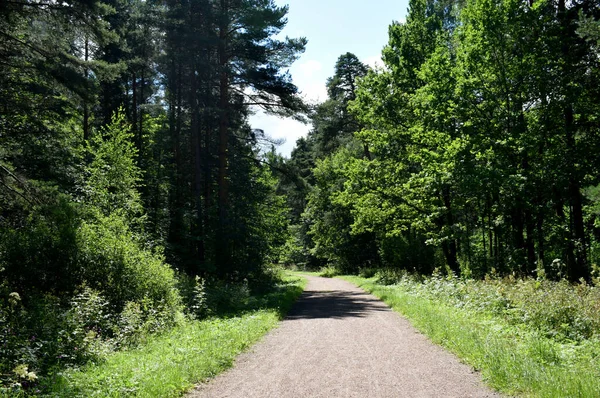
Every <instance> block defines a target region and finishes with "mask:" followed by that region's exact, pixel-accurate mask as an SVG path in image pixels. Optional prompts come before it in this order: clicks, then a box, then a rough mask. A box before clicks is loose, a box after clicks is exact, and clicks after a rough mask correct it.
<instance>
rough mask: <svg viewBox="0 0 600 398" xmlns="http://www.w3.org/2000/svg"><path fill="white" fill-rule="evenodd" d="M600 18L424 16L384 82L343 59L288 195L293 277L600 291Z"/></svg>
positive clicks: (302, 144)
mask: <svg viewBox="0 0 600 398" xmlns="http://www.w3.org/2000/svg"><path fill="white" fill-rule="evenodd" d="M598 17H600V8H599V7H598V3H597V2H594V1H587V0H586V1H580V2H577V1H576V2H566V1H564V0H557V1H530V2H526V1H518V0H498V1H495V0H494V1H490V0H474V1H466V2H453V1H432V0H412V1H411V2H410V9H409V13H408V16H407V19H406V22H405V23H394V24H392V25H391V26H390V28H389V43H388V45H387V46H386V47H385V48H384V49H383V53H382V60H383V63H384V66H383V67H381V68H378V69H377V70H367V67H366V66H365V65H363V64H361V62H360V61H359V60H358V59H357V58H356V57H355V56H353V55H352V54H345V55H342V56H341V57H340V58H339V60H338V63H337V65H336V67H335V74H334V76H333V77H331V78H330V80H329V81H328V87H327V88H328V93H329V99H328V100H327V101H325V102H324V103H322V104H321V105H319V106H318V107H317V108H316V110H315V111H314V114H313V116H312V121H313V126H314V128H313V130H312V132H311V133H310V134H309V135H308V137H307V138H306V139H301V140H299V141H298V145H297V147H296V149H295V150H294V152H293V153H292V156H291V159H290V160H289V162H288V165H289V166H290V167H292V168H293V169H294V170H296V173H297V175H298V176H299V179H298V180H297V181H294V182H286V181H284V182H283V184H282V185H281V189H283V190H284V191H285V192H286V194H287V197H288V203H289V205H290V207H291V208H292V209H293V210H294V211H293V213H292V217H291V220H292V227H291V228H292V232H293V237H294V239H293V240H292V241H291V242H289V243H288V246H287V249H288V251H287V253H288V255H289V257H290V260H289V261H290V262H306V263H317V264H319V263H320V264H323V263H333V264H335V265H337V266H338V267H339V268H341V269H342V270H343V271H346V272H347V271H357V270H358V269H359V268H361V267H362V268H369V267H391V268H403V269H406V270H408V271H416V272H418V273H422V274H428V273H431V272H432V271H433V270H434V269H435V268H439V269H441V270H442V271H444V270H446V269H447V270H449V271H451V272H453V273H455V274H457V275H463V276H467V277H468V276H474V277H483V276H485V275H486V274H490V275H491V274H497V275H508V274H514V275H516V276H529V277H548V278H551V279H561V278H567V279H568V280H570V281H579V280H581V279H583V280H586V281H589V280H590V279H591V278H592V277H593V276H596V277H597V276H598V270H599V269H598V261H599V260H600V186H599V185H598V184H599V183H600V156H598V153H599V149H600V134H599V128H600V119H599V115H600V91H599V90H598V88H599V87H600V85H599V83H600V80H599V79H600V70H599V69H598V67H599V62H600V58H599V56H600V53H599V47H598V45H599V44H600V41H599V39H600V25H599V23H598V20H597V19H598ZM298 181H299V182H300V183H298Z"/></svg>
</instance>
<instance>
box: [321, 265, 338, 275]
mask: <svg viewBox="0 0 600 398" xmlns="http://www.w3.org/2000/svg"><path fill="white" fill-rule="evenodd" d="M341 274H342V272H341V271H340V269H339V268H337V267H335V266H333V265H328V266H326V267H323V268H321V272H320V273H319V275H320V276H322V277H324V278H333V277H334V276H338V275H341Z"/></svg>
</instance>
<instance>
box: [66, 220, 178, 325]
mask: <svg viewBox="0 0 600 398" xmlns="http://www.w3.org/2000/svg"><path fill="white" fill-rule="evenodd" d="M77 244H78V247H79V250H80V253H79V261H80V262H81V264H82V268H84V280H85V281H86V282H87V283H88V284H89V286H90V287H92V288H94V289H97V290H99V291H101V292H103V294H104V295H105V297H106V298H107V299H108V301H109V302H110V303H111V305H113V306H114V307H115V310H116V311H117V312H120V311H121V310H123V309H124V308H125V305H126V304H127V303H128V302H138V303H141V302H142V301H144V300H149V302H150V303H151V304H152V305H153V306H154V307H156V308H165V309H167V313H165V315H166V316H167V317H169V318H171V319H174V317H175V316H176V314H177V312H178V311H179V310H180V309H181V297H180V295H179V293H178V291H177V287H176V280H175V274H174V271H173V270H172V269H171V268H170V267H169V265H167V264H166V263H165V262H164V259H163V257H162V255H160V254H157V253H151V252H149V251H148V250H144V249H143V248H142V247H141V245H140V244H139V243H138V242H137V241H136V239H135V236H134V233H133V232H132V231H131V230H130V229H129V227H128V226H127V223H126V221H125V220H124V219H123V218H122V217H120V216H117V215H111V216H108V217H105V216H102V215H98V216H97V221H96V222H84V223H83V224H82V226H81V228H80V230H79V233H78V241H77Z"/></svg>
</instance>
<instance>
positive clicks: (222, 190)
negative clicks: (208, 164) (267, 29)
mask: <svg viewBox="0 0 600 398" xmlns="http://www.w3.org/2000/svg"><path fill="white" fill-rule="evenodd" d="M228 30H229V15H228V0H221V21H220V26H219V95H220V98H219V111H220V114H219V175H218V186H219V217H220V218H221V221H225V216H226V212H227V206H228V196H229V185H228V178H227V177H228V176H227V166H228V165H227V163H228V159H227V156H228V153H227V152H228V147H229V75H228V70H227V69H228V63H229V56H228V54H227V34H228Z"/></svg>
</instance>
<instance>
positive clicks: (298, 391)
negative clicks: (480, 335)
mask: <svg viewBox="0 0 600 398" xmlns="http://www.w3.org/2000/svg"><path fill="white" fill-rule="evenodd" d="M308 279H309V283H308V286H307V288H306V291H305V292H304V294H303V295H302V297H301V298H300V300H299V301H298V302H297V303H296V305H295V307H294V308H293V309H292V311H291V312H290V314H289V316H288V317H287V318H286V319H285V320H284V321H283V322H282V323H281V325H280V327H279V328H278V329H276V330H275V331H273V332H271V333H270V334H268V335H267V336H266V337H265V338H264V339H263V340H262V341H261V342H260V343H258V344H257V345H256V346H255V347H254V348H253V349H252V350H251V351H250V352H248V353H246V354H243V355H242V356H241V357H240V358H239V359H238V360H237V362H236V365H235V366H234V367H233V368H232V369H230V370H229V371H228V372H226V373H224V374H222V375H220V376H218V377H217V378H216V379H215V380H213V381H211V382H210V383H208V384H204V385H201V386H199V387H198V388H197V389H196V390H195V391H193V392H192V393H191V394H190V395H189V397H211V398H218V397H240V398H250V397H277V398H282V397H294V398H296V397H328V398H330V397H365V398H367V397H368V398H371V397H385V398H388V397H497V396H498V395H496V394H495V393H492V392H491V391H490V390H489V389H487V388H486V387H485V386H483V385H482V383H481V380H480V377H479V375H478V374H477V373H474V372H473V371H472V370H471V369H470V368H469V367H467V366H466V365H463V364H461V363H460V362H459V361H458V360H457V359H456V357H454V356H453V355H452V354H449V353H448V352H446V351H444V350H443V349H442V348H440V347H438V346H436V345H433V344H432V343H431V342H430V341H429V340H427V338H425V337H424V336H423V335H421V334H420V333H418V332H417V331H416V330H415V329H414V328H413V327H412V326H410V324H409V323H408V321H407V320H405V319H404V318H402V317H401V316H400V315H398V314H397V313H395V312H393V311H392V310H391V309H389V307H387V306H386V305H385V304H384V303H383V302H381V301H379V300H378V299H376V298H375V297H374V296H371V295H369V294H366V293H365V292H364V291H363V290H361V289H359V288H357V287H355V286H354V285H352V284H350V283H348V282H345V281H342V280H339V279H326V278H318V277H313V276H309V277H308Z"/></svg>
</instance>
